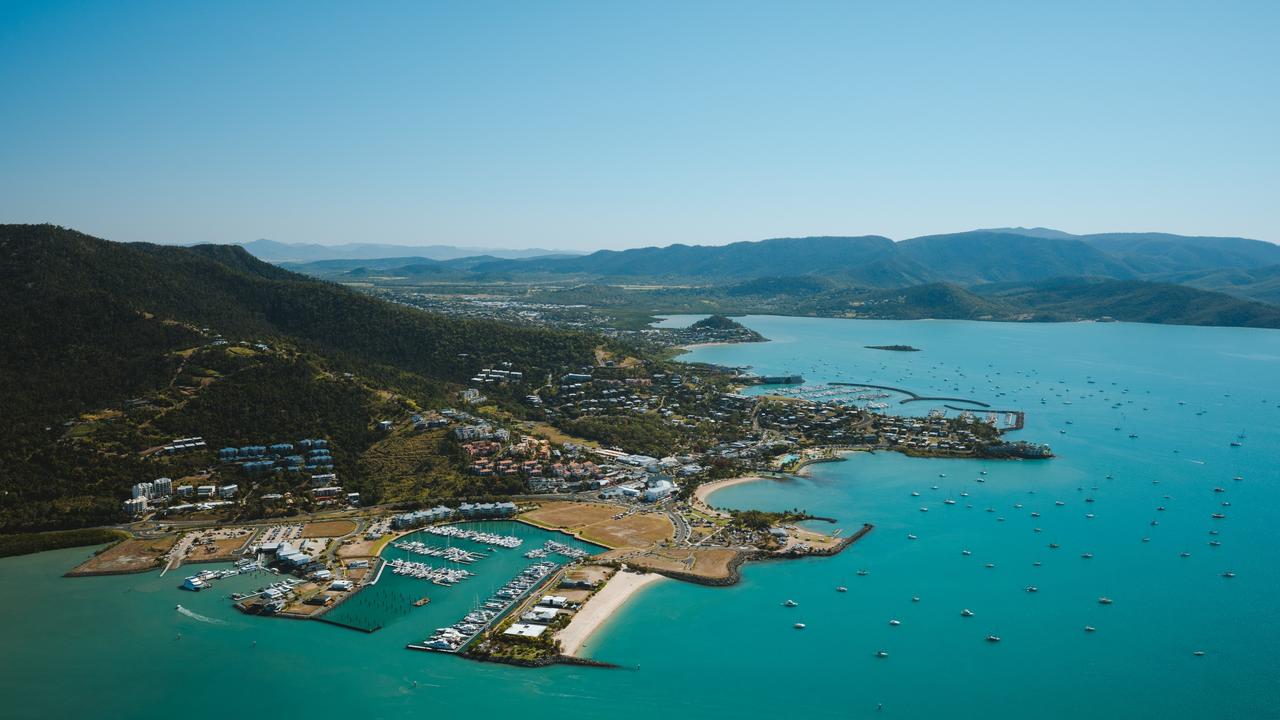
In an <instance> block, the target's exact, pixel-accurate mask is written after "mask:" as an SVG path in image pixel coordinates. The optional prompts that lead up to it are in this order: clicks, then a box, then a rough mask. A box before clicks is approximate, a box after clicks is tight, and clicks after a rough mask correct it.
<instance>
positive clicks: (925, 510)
mask: <svg viewBox="0 0 1280 720" xmlns="http://www.w3.org/2000/svg"><path fill="white" fill-rule="evenodd" d="M920 512H929V508H927V507H925V506H923V505H921V506H920Z"/></svg>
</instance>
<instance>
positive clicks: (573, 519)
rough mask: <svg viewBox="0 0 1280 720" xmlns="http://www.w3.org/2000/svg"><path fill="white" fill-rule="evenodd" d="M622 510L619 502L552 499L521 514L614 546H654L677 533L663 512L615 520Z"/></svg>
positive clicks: (537, 523)
mask: <svg viewBox="0 0 1280 720" xmlns="http://www.w3.org/2000/svg"><path fill="white" fill-rule="evenodd" d="M620 512H623V509H622V508H620V507H618V506H616V505H603V504H598V503H572V502H550V503H545V504H543V505H542V506H541V507H539V508H538V509H537V510H533V511H530V512H527V513H525V514H524V515H521V516H520V518H521V519H522V520H527V521H529V522H531V523H534V524H535V525H541V526H542V527H548V528H555V529H561V530H568V531H569V532H571V533H574V534H576V535H578V536H579V537H581V538H582V539H583V540H587V541H589V542H593V543H596V544H599V545H604V546H605V547H608V548H611V549H615V550H617V549H635V548H647V547H653V546H654V545H656V544H657V543H659V542H661V541H663V540H669V539H671V538H672V537H673V536H674V535H675V528H674V527H672V525H671V520H669V519H668V518H667V516H666V515H665V514H662V513H636V514H632V515H628V516H626V517H624V518H621V519H618V520H614V519H613V518H614V516H615V515H617V514H619V513H620Z"/></svg>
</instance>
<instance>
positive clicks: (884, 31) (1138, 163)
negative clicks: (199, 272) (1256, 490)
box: [0, 2, 1280, 251]
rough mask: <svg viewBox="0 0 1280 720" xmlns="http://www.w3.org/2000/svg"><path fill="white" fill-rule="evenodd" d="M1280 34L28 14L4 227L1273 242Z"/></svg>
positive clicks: (480, 15) (495, 243)
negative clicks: (1055, 235)
mask: <svg viewBox="0 0 1280 720" xmlns="http://www.w3.org/2000/svg"><path fill="white" fill-rule="evenodd" d="M1278 29H1280V5H1276V4H1273V3H1263V2H1242V3H1233V4H1230V5H1229V6H1224V5H1221V4H1214V3H1207V2H1204V3H1200V2H1188V3H1178V4H1157V5H1151V6H1143V5H1123V6H1118V5H1116V4H1114V3H1104V2H1086V3H1083V4H1081V3H1077V4H1072V5H1070V6H1046V5H1043V4H995V3H991V4H986V3H984V4H951V3H929V2H914V3H901V4H899V3H895V4H883V3H879V4H872V3H844V2H839V3H813V4H806V5H804V6H794V5H786V4H777V5H773V4H763V3H758V4H757V3H750V4H743V3H717V2H709V3H697V4H687V3H658V4H645V5H643V6H620V5H609V4H603V5H602V4H597V3H556V4H547V5H527V4H521V3H499V4H493V5H485V6H483V7H481V6H475V5H471V4H456V5H447V4H402V5H384V6H378V7H355V6H349V5H342V4H328V3H314V4H308V5H306V6H305V11H303V10H300V9H299V8H296V7H292V6H288V5H284V4H281V5H274V4H272V5H259V4H252V3H241V2H230V3H224V4H219V5H217V6H195V5H168V6H166V5H144V4H134V3H109V4H78V3H77V4H73V3H63V2H38V3H37V2H12V3H6V4H5V5H4V6H3V8H0V80H2V81H3V83H4V86H5V88H6V97H7V99H8V101H9V102H8V103H7V104H6V109H5V112H4V113H3V114H0V161H2V162H3V165H4V167H5V170H6V172H4V173H2V174H0V220H3V221H5V222H51V223H55V224H59V225H63V226H67V227H73V228H76V229H78V230H82V231H84V232H88V233H91V234H94V235H98V236H101V237H106V238H112V239H119V240H130V241H149V242H163V243H181V244H193V243H202V242H218V243H233V242H246V241H252V240H253V239H256V238H270V239H272V240H275V241H278V242H286V243H299V242H307V243H316V244H324V245H333V244H342V243H349V242H369V243H389V244H400V245H411V246H418V245H454V246H460V247H492V248H512V249H518V248H527V247H542V248H549V249H560V250H577V251H588V250H594V249H600V248H615V249H616V248H625V247H639V246H663V245H669V244H673V243H685V244H705V245H720V244H725V243H729V242H736V241H742V240H756V239H763V238H771V237H787V236H789V237H796V236H810V235H828V234H842V235H843V234H855V235H856V234H864V233H865V232H866V231H867V230H871V231H873V232H874V233H875V234H881V235H885V236H888V237H891V238H895V239H902V238H908V237H914V236H919V235H928V234H937V233H945V232H954V231H957V230H960V229H964V228H978V227H991V226H1000V225H1021V226H1033V225H1043V226H1046V227H1064V228H1070V229H1071V230H1072V231H1073V232H1077V233H1089V232H1145V231H1156V230H1160V231H1167V232H1174V233H1179V234H1186V235H1224V236H1239V237H1249V238H1258V239H1264V240H1268V241H1272V242H1275V241H1280V215H1277V214H1276V213H1275V212H1274V210H1273V204H1274V197H1275V195H1276V190H1277V188H1280V141H1278V139H1277V138H1278V136H1277V133H1276V132H1275V131H1274V128H1276V127H1280V95H1278V94H1277V93H1275V92H1274V90H1273V89H1272V87H1273V84H1274V81H1273V79H1274V77H1275V76H1276V75H1277V74H1278V73H1277V71H1280V46H1277V45H1276V44H1275V43H1274V42H1272V40H1273V38H1274V36H1275V34H1276V32H1277V30H1278ZM992 218H996V219H997V220H996V221H995V222H993V221H992V220H991V219H992Z"/></svg>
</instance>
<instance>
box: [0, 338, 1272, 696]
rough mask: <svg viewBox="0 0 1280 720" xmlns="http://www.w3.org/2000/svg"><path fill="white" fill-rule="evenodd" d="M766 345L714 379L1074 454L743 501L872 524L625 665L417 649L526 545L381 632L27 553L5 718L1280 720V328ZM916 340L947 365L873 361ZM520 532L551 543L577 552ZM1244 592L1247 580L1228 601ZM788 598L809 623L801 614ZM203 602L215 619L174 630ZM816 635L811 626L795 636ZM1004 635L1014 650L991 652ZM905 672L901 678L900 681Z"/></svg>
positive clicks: (648, 601)
mask: <svg viewBox="0 0 1280 720" xmlns="http://www.w3.org/2000/svg"><path fill="white" fill-rule="evenodd" d="M681 321H682V319H675V320H673V321H672V322H681ZM745 322H746V324H747V325H748V326H750V327H751V328H753V329H756V330H759V331H760V332H762V333H763V334H764V335H765V336H766V337H769V338H771V340H772V342H769V343H763V344H752V345H734V346H713V347H706V348H700V349H698V350H696V351H695V352H694V353H692V354H691V355H690V356H688V358H689V359H694V360H700V361H708V362H718V363H725V364H731V365H750V366H752V367H753V368H754V369H755V370H756V371H757V372H760V373H767V374H773V373H784V372H785V373H793V372H794V373H801V374H803V375H804V376H805V377H806V380H807V381H809V382H822V381H829V380H842V381H850V382H860V381H861V382H872V383H877V384H883V385H892V386H898V387H904V388H907V389H909V390H912V391H915V392H919V393H921V394H936V395H947V396H959V397H971V398H974V399H977V400H982V401H985V402H989V403H991V404H993V405H994V406H996V407H999V408H1021V409H1025V410H1027V412H1028V417H1027V428H1026V429H1025V430H1023V431H1021V433H1017V434H1015V437H1022V438H1025V439H1028V440H1033V441H1043V442H1048V443H1050V444H1051V445H1053V447H1054V450H1055V451H1056V452H1057V453H1058V455H1059V457H1057V458H1055V459H1053V460H1050V461H1046V462H1020V461H1011V462H996V461H967V460H966V461H952V460H923V459H911V458H905V457H903V456H900V455H896V454H892V453H880V454H876V455H868V454H857V455H855V456H853V457H851V458H850V459H849V460H848V461H846V462H842V463H830V464H823V465H817V466H812V467H811V468H810V474H809V476H808V477H805V478H799V479H795V480H789V481H782V482H772V481H770V482H762V483H754V484H748V485H739V486H736V487H733V488H729V489H726V490H723V491H721V492H719V493H717V494H715V495H714V496H713V498H712V501H713V503H714V504H717V505H725V506H736V507H748V506H750V507H761V508H789V507H801V508H805V509H807V510H809V511H811V512H813V513H815V514H818V515H824V516H833V517H836V518H838V519H839V521H840V522H839V524H838V525H837V526H835V527H846V528H854V527H857V526H858V525H860V524H861V523H862V522H864V521H868V522H872V523H875V525H876V529H875V531H874V532H872V533H871V534H870V535H868V536H867V537H866V538H864V539H863V540H862V541H860V542H859V543H858V544H856V545H855V546H854V547H852V548H851V549H850V550H848V551H846V552H845V553H843V554H842V555H840V556H837V557H835V558H829V559H813V560H805V561H797V562H776V563H766V564H757V565H751V566H748V567H747V569H746V571H745V574H744V580H743V582H742V583H741V584H739V585H737V586H734V587H731V588H704V587H696V586H690V585H686V584H682V583H677V582H674V581H664V582H662V583H658V584H657V585H654V586H651V587H650V588H649V589H647V590H645V591H643V593H642V594H641V595H640V596H639V597H638V598H637V599H636V600H635V601H633V602H632V603H630V604H629V605H628V606H627V607H626V608H625V609H624V610H623V611H622V612H621V613H619V615H618V616H617V617H616V618H614V619H613V620H612V621H611V623H610V624H609V625H608V626H606V629H605V630H604V631H602V633H600V634H598V635H597V636H596V637H595V638H593V639H592V641H591V642H590V643H589V646H590V647H591V648H592V654H593V656H595V657H597V658H599V659H602V660H609V661H613V662H617V663H620V664H623V665H626V666H628V667H629V668H631V669H627V670H612V671H605V670H592V669H578V668H568V667H557V668H550V669H544V670H524V669H517V668H510V667H504V666H496V665H483V664H477V663H471V662H466V661H462V660H459V659H457V658H452V657H447V656H442V655H435V654H429V653H417V652H411V651H407V650H404V649H403V646H404V644H405V643H406V642H414V641H418V640H421V639H422V638H423V637H425V636H426V635H427V634H428V633H429V632H430V630H431V629H432V628H434V627H436V626H438V625H441V624H444V623H447V622H452V621H453V619H455V617H454V616H455V615H458V614H459V612H460V611H463V610H465V608H466V607H467V606H468V605H470V604H471V603H472V602H474V600H475V599H476V598H475V596H479V597H480V598H481V599H483V597H484V596H485V595H486V594H487V591H488V590H490V589H491V587H492V586H494V585H497V584H500V583H501V582H502V581H504V580H505V577H507V576H509V575H510V574H511V573H512V572H514V570H515V569H516V568H518V567H520V566H521V565H522V563H523V562H524V559H523V558H522V557H520V556H519V553H518V552H516V551H509V552H508V553H507V554H506V555H503V554H502V553H501V551H499V553H498V554H495V556H494V557H491V558H488V559H486V560H483V561H481V563H478V564H477V568H478V571H479V572H481V573H482V574H481V576H480V577H477V578H474V579H472V580H471V581H468V582H467V583H463V584H461V585H459V586H457V587H455V588H451V589H449V590H440V589H438V588H436V587H435V586H432V585H429V584H422V585H417V586H415V585H409V586H408V587H405V588H401V587H400V585H401V584H403V583H410V582H412V581H408V580H406V579H403V578H397V577H394V576H390V575H388V576H384V579H383V581H382V583H388V584H387V585H386V587H385V588H383V589H382V590H380V591H379V592H382V593H385V594H386V597H387V598H389V599H387V600H386V602H388V603H390V602H392V600H393V599H396V598H402V597H416V596H417V595H420V594H427V595H430V596H432V598H433V601H432V603H431V605H428V606H427V607H426V608H421V609H415V610H412V611H410V612H403V613H401V612H399V611H396V613H388V617H387V619H386V621H385V627H384V628H383V629H381V630H379V631H377V632H375V633H373V634H364V633H358V632H354V631H351V630H345V629H342V628H337V627H332V626H326V625H323V624H320V623H308V622H296V621H287V620H273V619H266V618H250V617H244V616H241V615H239V614H238V613H236V612H235V611H234V610H232V609H231V608H230V606H229V605H228V604H227V603H226V602H225V600H224V596H225V594H226V593H227V592H231V591H233V590H238V589H251V588H253V587H257V586H258V585H261V584H262V579H260V578H240V579H235V580H227V581H222V583H220V584H219V585H218V587H217V590H216V591H215V592H207V593H200V594H191V593H182V592H180V591H178V590H177V589H176V588H175V585H176V581H177V578H173V577H168V576H166V577H165V578H158V577H157V576H156V574H154V573H153V574H149V575H142V576H124V577H112V578H82V579H63V578H61V577H59V576H60V574H61V573H62V572H64V571H65V570H66V569H68V568H69V567H71V566H72V565H74V564H75V563H76V562H78V560H79V559H80V558H82V557H84V556H85V555H86V554H87V553H88V550H86V549H76V550H65V551H56V552H50V553H43V554H40V555H33V556H25V557H18V558H8V559H4V560H0V618H3V619H2V620H0V623H2V626H0V627H3V631H4V632H3V638H4V641H3V644H2V646H0V693H2V694H3V697H4V698H5V699H6V703H5V706H4V709H3V710H0V717H44V718H47V717H69V716H72V715H83V714H91V715H93V716H98V717H139V718H149V717H170V716H173V715H175V714H181V715H183V716H185V717H194V718H201V717H215V716H216V717H221V716H225V715H227V714H229V713H255V714H261V713H278V712H290V713H296V712H300V711H311V712H323V713H341V714H351V713H356V714H358V716H360V717H406V716H410V715H414V716H418V715H422V714H425V713H435V714H439V713H447V714H454V715H461V714H465V715H466V716H468V717H471V716H475V717H494V716H497V715H499V714H508V713H518V712H530V711H532V712H537V713H548V712H556V713H567V714H581V715H583V716H596V715H603V716H607V717H610V718H633V717H634V718H650V717H652V716H653V714H654V713H658V712H670V711H673V710H675V711H678V712H680V713H698V714H699V715H701V716H703V717H737V718H741V717H818V718H827V717H831V718H846V717H900V718H925V717H964V718H968V717H982V718H996V719H999V718H1013V717H1018V718H1025V717H1037V718H1045V717H1052V718H1056V717H1064V718H1065V717H1078V716H1080V715H1082V714H1090V715H1093V716H1095V717H1104V718H1110V717H1118V718H1119V717H1124V718H1148V717H1150V718H1203V717H1213V718H1271V717H1280V569H1277V568H1280V563H1277V562H1276V561H1275V559H1274V555H1275V551H1274V548H1273V541H1274V539H1275V537H1276V532H1275V531H1274V529H1273V526H1272V522H1273V519H1274V518H1275V517H1276V512H1277V510H1278V509H1280V489H1278V482H1277V481H1278V480H1280V477H1277V476H1278V475H1280V471H1278V470H1277V468H1278V466H1280V463H1278V462H1277V452H1280V332H1274V331H1265V330H1248V329H1228V328H1187V327H1161V326H1147V325H1131V324H1120V323H1115V324H1070V325H1030V324H1027V325H1023V324H995V323H965V322H941V321H922V322H887V321H886V322H879V321H842V320H820V319H799V318H779V317H751V318H747V319H746V321H745ZM894 343H907V344H912V345H915V346H916V347H920V348H922V350H923V351H922V352H919V353H894V352H885V351H876V350H867V349H864V348H863V347H862V346H863V345H870V344H877V345H878V344H894ZM1090 381H1092V382H1090ZM1042 400H1043V403H1042V402H1041V401H1042ZM890 402H894V400H893V399H890ZM931 406H932V405H931V404H929V403H916V404H911V405H906V406H901V407H898V406H897V405H895V406H894V408H893V409H892V410H891V412H896V411H903V410H905V411H909V412H913V413H923V412H925V411H927V410H928V409H929V407H931ZM1117 427H1118V428H1120V429H1119V430H1116V429H1114V428H1117ZM1064 430H1065V433H1063V432H1061V431H1064ZM1130 434H1136V435H1137V437H1136V438H1130V437H1129V435H1130ZM1241 434H1243V435H1245V437H1244V438H1243V439H1239V438H1238V436H1239V435H1241ZM1233 440H1235V441H1238V442H1240V443H1241V446H1240V447H1231V446H1230V443H1231V441H1233ZM982 470H985V471H986V473H987V474H986V475H985V476H984V475H981V474H980V473H981V471H982ZM940 475H945V477H940ZM1107 475H1111V476H1112V479H1107V477H1106V476H1107ZM1237 476H1239V477H1241V478H1243V479H1242V480H1239V481H1237V480H1234V479H1233V478H1235V477H1237ZM979 478H983V479H985V481H986V482H978V479H979ZM935 485H936V486H937V489H936V490H935V489H932V488H933V486H935ZM1215 487H1221V488H1224V489H1225V492H1222V493H1215V492H1214V491H1213V489H1214V488H1215ZM912 492H918V493H920V495H919V497H913V496H912V495H911V493H912ZM961 493H967V495H961ZM1165 496H1168V497H1165ZM947 498H951V499H955V500H956V501H957V503H956V504H954V505H946V504H944V503H943V500H944V499H947ZM1086 498H1093V500H1094V502H1086ZM1056 502H1062V503H1064V504H1063V505H1057V504H1056ZM1223 502H1228V503H1230V505H1229V506H1223V505H1222V503H1223ZM969 505H971V506H972V507H967V506H969ZM1018 505H1021V507H1017V506H1018ZM922 506H923V507H928V512H921V511H920V508H921V507H922ZM1158 507H1164V508H1165V510H1163V511H1161V510H1157V508H1158ZM988 508H990V510H991V511H990V512H988ZM1032 512H1038V513H1040V517H1038V518H1033V517H1032V516H1031V513H1032ZM1089 513H1092V514H1093V515H1094V517H1093V518H1089V517H1087V514H1089ZM1214 513H1222V514H1225V515H1226V516H1227V517H1226V518H1225V519H1221V520H1214V519H1212V518H1211V515H1212V514H1214ZM1152 520H1156V521H1158V524H1157V525H1154V526H1153V525H1151V521H1152ZM821 527H824V528H826V529H830V528H831V527H832V526H826V525H822V526H821ZM1036 528H1040V532H1036V531H1035V529H1036ZM1211 530H1217V531H1218V533H1219V534H1218V535H1210V534H1209V533H1210V531H1211ZM518 532H520V533H521V534H527V535H528V536H529V537H530V538H531V540H530V541H527V542H526V545H529V544H530V542H535V543H536V542H537V538H539V537H551V535H549V534H546V533H542V531H539V530H536V529H534V528H528V527H524V526H521V527H520V529H519V531H518ZM908 533H910V534H914V535H916V536H917V537H918V539H916V540H909V539H908V537H907V535H908ZM1144 538H1147V539H1148V541H1146V542H1144V541H1143V539H1144ZM1210 540H1217V541H1220V543H1221V545H1220V546H1218V547H1211V546H1209V544H1208V543H1209V541H1210ZM1051 542H1052V543H1056V544H1059V545H1060V548H1058V549H1050V548H1049V547H1048V545H1049V543H1051ZM965 549H967V550H969V551H970V553H971V554H970V555H968V556H966V555H963V554H962V550H965ZM1086 552H1088V553H1092V554H1093V557H1092V559H1087V560H1086V559H1083V558H1082V557H1081V553H1086ZM1182 552H1189V553H1190V557H1186V558H1184V557H1181V556H1180V554H1181V553H1182ZM1036 562H1039V563H1040V565H1039V566H1038V567H1037V566H1036V565H1035V564H1034V563H1036ZM988 563H991V564H994V567H991V568H988V567H986V565H987V564H988ZM486 564H490V567H489V568H487V569H483V566H485V565H486ZM859 569H865V570H867V571H868V574H867V575H865V576H858V575H857V572H856V571H857V570H859ZM1227 570H1231V571H1234V572H1235V573H1236V577H1234V578H1231V579H1226V578H1223V577H1221V576H1220V575H1221V573H1222V572H1224V571H1227ZM388 579H390V580H392V581H400V582H398V583H397V582H388ZM382 583H380V586H381V585H382ZM837 585H844V586H847V587H848V589H849V591H848V592H847V593H837V592H836V591H835V587H836V586H837ZM1028 585H1034V586H1036V587H1037V588H1038V592H1035V593H1028V592H1025V591H1024V588H1025V587H1026V586H1028ZM420 590H421V592H420ZM913 596H918V597H919V602H913V601H912V598H913ZM1100 596H1106V597H1110V598H1112V599H1113V600H1114V603H1113V604H1111V605H1100V604H1098V602H1097V599H1098V598H1099V597H1100ZM788 598H790V599H794V600H796V601H797V602H798V603H799V607H796V608H784V607H782V606H781V602H782V601H783V600H785V599H788ZM179 602H181V603H182V604H183V605H185V606H186V607H188V608H190V609H191V610H192V611H193V612H194V613H197V614H199V615H201V616H204V617H205V618H206V619H205V620H201V619H197V618H193V617H189V616H187V615H182V614H179V613H176V612H175V611H174V605H175V604H176V603H179ZM365 602H366V603H367V605H368V607H365V608H356V607H354V606H353V608H352V609H351V613H352V616H353V617H356V616H360V617H364V615H366V614H371V613H374V612H377V611H378V609H379V607H381V605H380V604H379V600H378V596H376V595H373V594H371V595H370V596H369V598H368V599H367V600H366V601H365ZM964 608H968V609H970V610H972V611H973V613H974V617H969V618H964V617H961V616H960V611H961V610H962V609H964ZM891 619H897V620H900V621H901V624H900V625H897V626H890V625H889V620H891ZM210 621H212V622H210ZM797 621H799V622H804V623H805V624H806V625H807V628H806V629H805V630H803V631H797V630H794V629H793V628H792V623H794V622H797ZM1085 625H1090V626H1094V627H1095V628H1096V629H1097V631H1096V632H1093V633H1086V632H1084V629H1083V628H1084V626H1085ZM991 633H994V634H997V635H999V636H1000V637H1001V638H1002V641H1001V642H1000V643H996V644H991V643H987V642H985V641H984V638H985V637H986V636H987V635H988V634H991ZM179 634H181V639H178V635H179ZM255 643H256V645H255ZM881 649H883V650H885V651H886V652H888V654H889V657H887V658H883V659H880V658H876V657H875V652H876V651H877V650H881ZM1194 651H1203V652H1204V653H1205V654H1204V656H1202V657H1197V656H1195V655H1193V652H1194ZM877 706H882V708H881V709H879V710H877Z"/></svg>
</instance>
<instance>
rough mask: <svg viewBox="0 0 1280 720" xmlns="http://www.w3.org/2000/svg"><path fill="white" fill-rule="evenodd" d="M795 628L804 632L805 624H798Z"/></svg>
mask: <svg viewBox="0 0 1280 720" xmlns="http://www.w3.org/2000/svg"><path fill="white" fill-rule="evenodd" d="M793 627H794V628H795V629H797V630H803V629H804V623H796V624H795V625H794V626H793Z"/></svg>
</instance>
